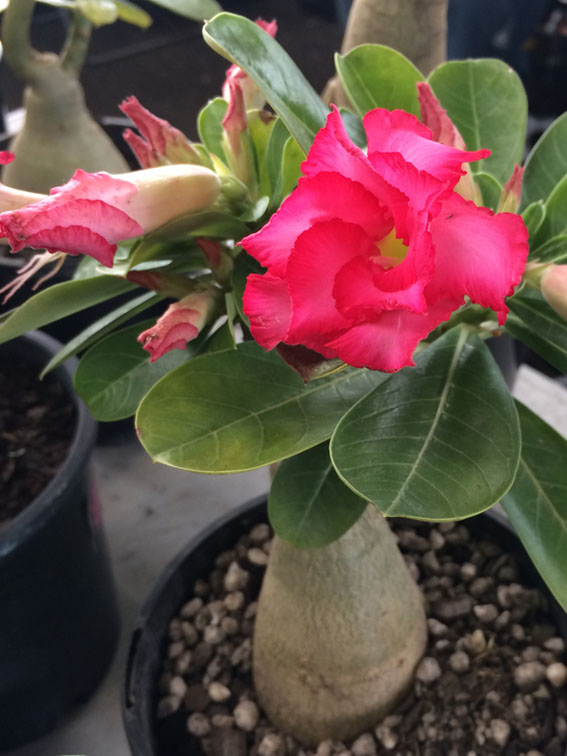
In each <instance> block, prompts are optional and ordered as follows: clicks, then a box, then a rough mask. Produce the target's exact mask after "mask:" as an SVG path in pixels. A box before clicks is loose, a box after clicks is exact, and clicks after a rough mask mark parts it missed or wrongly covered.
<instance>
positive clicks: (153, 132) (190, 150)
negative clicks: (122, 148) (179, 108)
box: [119, 96, 201, 168]
mask: <svg viewBox="0 0 567 756" xmlns="http://www.w3.org/2000/svg"><path fill="white" fill-rule="evenodd" d="M119 107H120V110H121V111H122V112H123V113H125V114H126V115H127V116H128V117H129V118H130V120H131V121H133V123H134V125H135V126H136V127H137V129H138V131H139V132H140V134H141V135H142V136H140V135H139V134H135V133H134V132H133V131H132V130H131V129H126V131H124V133H123V134H122V136H123V138H124V139H125V141H126V142H127V143H128V144H129V146H130V149H131V150H132V152H133V153H134V155H135V156H136V158H137V159H138V162H139V163H140V165H141V166H142V168H154V167H155V166H158V165H169V164H171V163H196V164H200V163H201V158H200V156H199V153H198V152H197V150H196V149H195V148H194V147H193V145H192V144H191V142H190V141H189V140H188V139H187V137H186V136H185V134H183V132H181V131H179V129H176V128H175V127H174V126H172V125H171V124H170V123H169V122H168V121H165V120H164V119H163V118H158V117H157V116H155V115H154V114H153V113H151V112H150V111H149V110H147V109H146V108H144V107H143V105H141V104H140V102H139V101H138V99H137V98H136V97H134V96H132V97H127V98H126V99H125V100H124V102H122V103H121V104H120V106H119Z"/></svg>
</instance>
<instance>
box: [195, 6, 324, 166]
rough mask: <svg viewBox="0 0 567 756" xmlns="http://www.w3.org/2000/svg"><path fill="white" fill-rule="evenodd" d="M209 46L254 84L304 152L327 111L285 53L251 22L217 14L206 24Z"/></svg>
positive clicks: (204, 32) (226, 14) (321, 124)
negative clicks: (234, 64)
mask: <svg viewBox="0 0 567 756" xmlns="http://www.w3.org/2000/svg"><path fill="white" fill-rule="evenodd" d="M203 36H204V38H205V41H206V42H207V44H208V45H210V46H211V47H212V48H213V50H215V51H216V52H218V53H219V54H220V55H222V56H223V57H225V58H227V59H228V60H230V61H231V62H233V63H236V64H237V65H239V66H240V67H241V68H242V69H243V70H244V71H245V72H246V73H247V74H248V76H249V77H250V78H251V79H252V80H253V81H254V82H255V83H256V85H257V86H258V87H259V89H260V90H261V92H262V93H263V94H264V96H265V98H266V100H267V101H268V102H269V103H270V105H271V106H272V107H273V109H274V110H275V111H276V113H277V114H278V115H279V116H280V117H281V119H282V120H283V122H284V123H285V125H286V126H287V128H288V129H289V132H290V134H291V135H292V136H294V137H295V139H296V140H297V143H298V144H299V146H300V147H301V148H302V149H303V151H304V152H308V150H309V148H310V147H311V144H312V142H313V139H314V137H315V134H316V133H317V132H318V131H319V129H320V128H321V127H322V126H324V125H325V120H326V117H327V113H328V110H327V108H326V106H325V105H324V104H323V102H322V101H321V99H320V97H319V95H318V94H317V92H315V90H314V89H313V88H312V86H311V85H310V84H309V82H308V81H307V79H306V78H305V77H304V76H303V74H302V73H301V71H300V70H299V69H298V68H297V66H296V65H295V63H294V62H293V60H292V59H291V58H290V57H289V55H288V54H287V53H286V52H285V50H284V49H283V48H282V47H281V46H280V45H279V44H278V42H276V40H275V39H272V37H270V35H269V34H268V33H267V32H265V31H264V30H263V29H261V28H260V27H259V26H258V25H257V24H255V23H254V22H253V21H249V20H248V19H246V18H243V17H242V16H236V15H234V14H232V13H220V14H219V15H218V16H215V18H213V19H212V20H211V21H209V22H207V23H206V24H205V27H204V29H203Z"/></svg>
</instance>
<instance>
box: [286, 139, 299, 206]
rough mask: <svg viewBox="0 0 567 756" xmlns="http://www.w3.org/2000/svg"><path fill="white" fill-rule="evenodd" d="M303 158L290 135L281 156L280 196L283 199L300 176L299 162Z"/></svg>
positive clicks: (293, 187) (295, 184)
mask: <svg viewBox="0 0 567 756" xmlns="http://www.w3.org/2000/svg"><path fill="white" fill-rule="evenodd" d="M304 160H305V155H304V154H303V150H302V149H301V148H300V147H299V145H298V144H297V142H296V141H295V139H293V137H290V138H289V139H288V140H287V142H286V143H285V147H284V151H283V156H282V197H283V198H284V199H285V198H286V197H287V196H288V194H291V192H292V191H293V190H294V189H295V187H296V186H297V182H298V181H299V177H300V176H301V164H302V163H303V161H304Z"/></svg>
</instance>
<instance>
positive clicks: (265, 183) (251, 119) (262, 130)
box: [247, 110, 276, 197]
mask: <svg viewBox="0 0 567 756" xmlns="http://www.w3.org/2000/svg"><path fill="white" fill-rule="evenodd" d="M247 116H248V130H249V132H250V139H251V140H252V145H253V146H254V152H255V154H256V169H257V176H258V187H259V189H258V195H259V196H260V197H262V196H264V195H266V196H267V195H269V193H270V177H269V176H268V171H267V168H266V151H267V148H268V140H269V138H270V134H271V133H272V129H273V128H274V124H275V123H276V118H275V117H274V116H273V114H271V113H268V112H267V111H265V110H249V111H248V113H247Z"/></svg>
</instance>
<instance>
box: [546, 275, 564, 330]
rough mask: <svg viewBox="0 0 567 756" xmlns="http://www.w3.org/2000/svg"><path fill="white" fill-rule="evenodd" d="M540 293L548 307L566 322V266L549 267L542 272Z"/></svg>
mask: <svg viewBox="0 0 567 756" xmlns="http://www.w3.org/2000/svg"><path fill="white" fill-rule="evenodd" d="M541 293H542V294H543V296H544V297H545V299H546V300H547V303H548V304H549V306H550V307H552V308H553V309H554V310H555V312H556V313H557V314H558V315H559V316H560V317H562V318H563V319H564V320H567V265H550V266H549V267H548V268H546V269H545V270H544V272H543V274H542V276H541Z"/></svg>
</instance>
